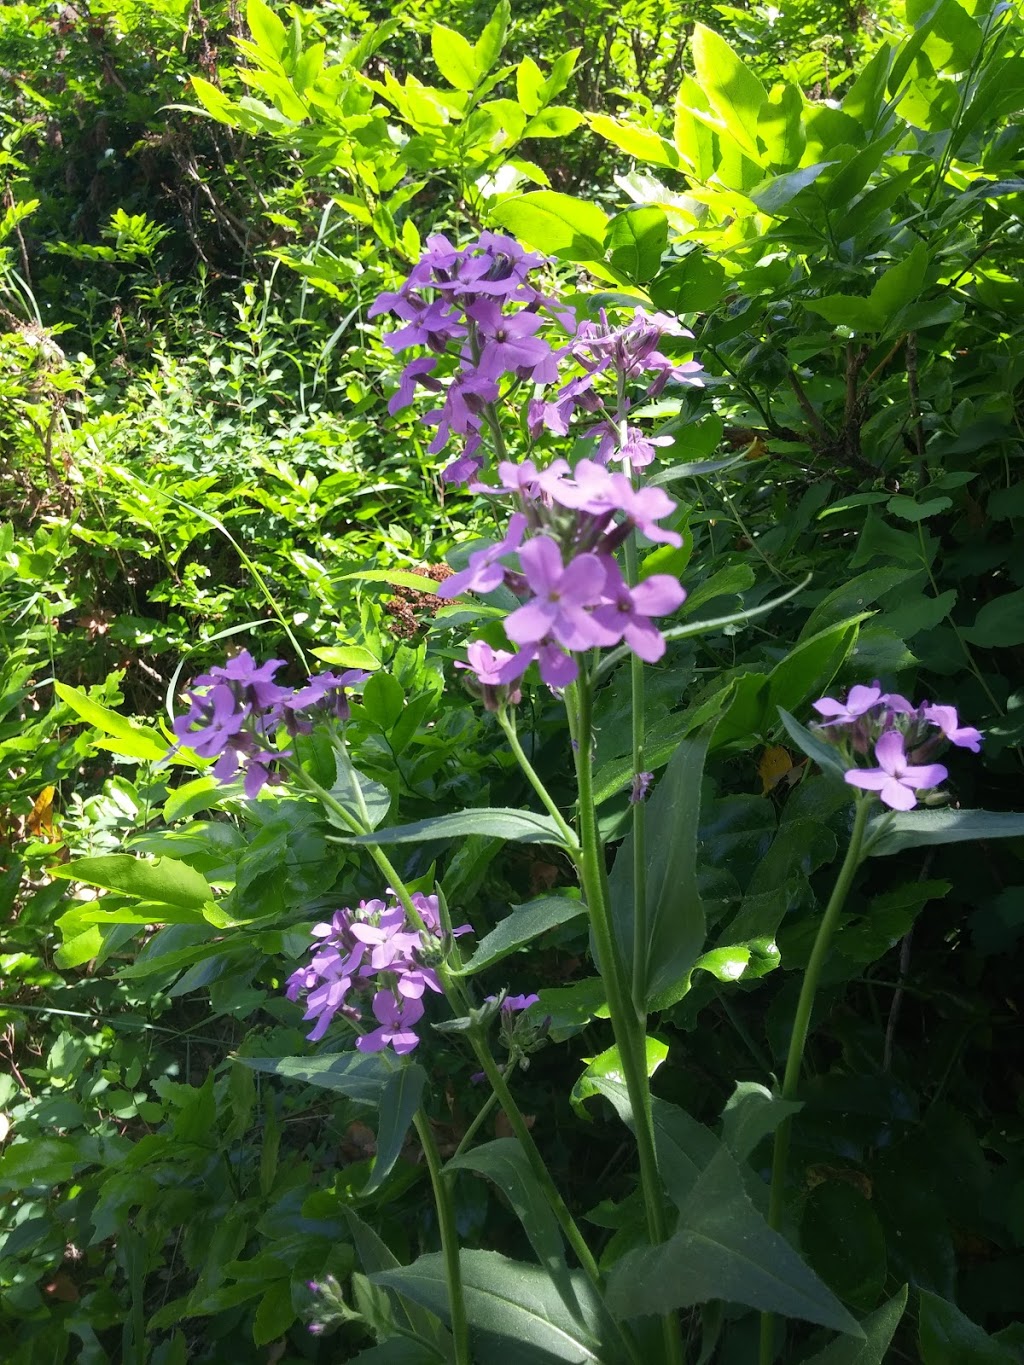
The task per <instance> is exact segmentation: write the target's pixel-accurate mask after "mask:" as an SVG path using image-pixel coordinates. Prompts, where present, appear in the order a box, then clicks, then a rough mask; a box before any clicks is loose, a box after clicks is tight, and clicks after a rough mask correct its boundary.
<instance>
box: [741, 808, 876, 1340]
mask: <svg viewBox="0 0 1024 1365" xmlns="http://www.w3.org/2000/svg"><path fill="white" fill-rule="evenodd" d="M873 805H874V798H873V797H870V796H858V797H857V806H856V812H855V814H854V817H853V830H852V832H851V834H850V842H849V844H848V846H847V849H846V857H845V858H844V859H843V865H842V867H841V868H840V869H839V876H838V877H837V878H836V883H835V886H834V887H833V888H832V895H831V896H830V897H829V902H828V905H827V906H826V907H825V913H824V915H823V916H822V920H821V924H820V925H819V927H818V934H817V937H816V938H815V940H814V947H813V948H812V949H811V956H810V958H809V960H808V963H807V970H806V971H805V972H804V979H803V982H802V983H801V986H800V998H799V999H798V1000H797V1005H796V1014H795V1016H794V1018H793V1032H792V1034H791V1035H790V1039H789V1051H788V1053H787V1055H786V1071H785V1075H784V1076H783V1080H782V1098H783V1099H784V1100H795V1099H796V1097H797V1093H798V1092H799V1089H800V1072H801V1069H802V1067H803V1060H804V1047H805V1045H806V1043H807V1032H808V1029H809V1028H810V1023H811V1012H812V1011H813V1009H814V997H815V995H816V994H817V990H818V982H819V980H820V978H821V969H822V967H824V965H825V959H826V958H827V957H828V950H829V946H830V944H831V941H832V935H833V933H834V932H835V928H836V924H837V923H838V921H839V916H840V914H841V913H842V910H843V906H844V905H845V904H846V898H847V896H848V895H849V894H850V887H851V886H852V885H853V878H854V874H855V873H856V871H857V868H858V867H859V866H860V861H861V854H862V852H863V849H864V834H865V830H866V829H867V821H868V815H869V813H870V811H871V807H872V806H873ZM791 1127H792V1125H791V1122H790V1120H789V1119H788V1118H787V1119H783V1120H782V1122H781V1123H780V1124H779V1126H778V1128H776V1130H775V1147H774V1151H773V1154H772V1183H771V1194H770V1197H769V1203H768V1223H769V1226H770V1227H772V1228H774V1229H775V1231H776V1232H778V1230H779V1229H780V1228H781V1226H782V1209H783V1203H784V1197H785V1189H786V1166H787V1165H788V1163H789V1140H790V1133H791ZM774 1337H775V1319H774V1316H773V1315H772V1314H771V1313H762V1315H761V1355H760V1365H771V1362H772V1361H773V1360H774V1358H775V1352H774Z"/></svg>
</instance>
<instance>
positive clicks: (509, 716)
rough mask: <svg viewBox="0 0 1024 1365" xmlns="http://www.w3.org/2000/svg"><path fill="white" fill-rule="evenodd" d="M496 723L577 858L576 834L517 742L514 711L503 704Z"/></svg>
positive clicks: (570, 851) (570, 853)
mask: <svg viewBox="0 0 1024 1365" xmlns="http://www.w3.org/2000/svg"><path fill="white" fill-rule="evenodd" d="M498 724H499V725H500V726H501V728H502V730H504V732H505V738H506V739H507V740H508V744H509V748H510V749H511V750H512V752H513V753H514V754H515V756H516V762H517V763H518V764H519V766H520V768H522V770H523V772H524V773H525V775H526V780H527V781H528V782H529V784H530V786H531V787H532V788H533V790H534V791H535V792H536V793H537V795H538V797H539V798H540V801H541V804H542V805H543V807H544V809H545V810H546V811H547V813H548V814H549V815H550V816H551V818H552V820H554V822H555V824H556V825H557V826H558V832H559V834H561V836H562V838H563V839H564V840H565V846H566V848H567V850H568V852H569V855H570V857H572V858H578V857H579V853H580V847H579V843H578V842H577V839H576V835H575V834H574V833H573V832H572V829H571V828H570V827H569V825H568V824H567V823H566V821H565V819H564V818H563V816H562V812H561V811H560V810H559V809H558V807H557V806H556V805H555V803H554V801H553V800H552V798H551V795H550V793H549V792H548V789H547V787H545V785H544V783H543V782H542V781H541V780H540V778H539V777H538V776H537V773H536V770H535V769H534V767H533V764H532V763H531V762H530V760H529V759H528V758H527V757H526V753H525V751H524V749H523V746H522V745H521V744H520V743H519V736H518V734H517V733H516V721H515V712H514V711H509V710H508V708H507V707H504V706H503V707H501V708H500V709H499V711H498Z"/></svg>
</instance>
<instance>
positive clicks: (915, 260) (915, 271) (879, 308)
mask: <svg viewBox="0 0 1024 1365" xmlns="http://www.w3.org/2000/svg"><path fill="white" fill-rule="evenodd" d="M928 261H929V256H928V248H927V247H926V246H925V244H924V242H916V243H915V244H914V247H913V248H912V250H911V251H910V252H909V253H908V254H907V255H906V256H904V258H903V260H902V261H898V262H897V264H896V265H894V266H891V267H890V268H889V269H888V270H887V271H886V272H885V274H884V275H883V276H882V277H881V279H880V280H878V282H877V283H876V284H875V287H874V288H873V289H872V291H871V293H870V294H869V295H868V300H867V301H868V303H869V305H870V306H871V308H872V310H873V311H874V313H875V315H876V316H877V317H879V318H881V319H882V320H883V322H884V323H888V322H889V321H890V320H891V319H892V318H893V316H894V315H895V314H896V313H898V312H899V310H900V309H901V308H904V307H906V305H907V304H908V303H910V302H911V301H912V300H913V299H915V298H916V297H917V295H918V293H919V292H920V290H921V286H922V285H923V284H924V277H925V272H926V271H927V269H928Z"/></svg>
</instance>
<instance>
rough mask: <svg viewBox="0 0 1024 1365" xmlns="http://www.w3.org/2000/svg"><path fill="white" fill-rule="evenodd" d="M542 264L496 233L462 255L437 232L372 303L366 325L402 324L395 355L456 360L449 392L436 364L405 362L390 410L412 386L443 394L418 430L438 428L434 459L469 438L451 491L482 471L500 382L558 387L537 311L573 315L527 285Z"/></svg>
mask: <svg viewBox="0 0 1024 1365" xmlns="http://www.w3.org/2000/svg"><path fill="white" fill-rule="evenodd" d="M544 264H545V260H544V257H543V256H538V255H536V254H534V253H532V252H527V251H524V250H523V248H522V247H521V246H520V245H519V243H518V242H516V241H515V240H514V239H513V238H511V237H505V236H503V235H502V234H500V233H496V232H484V233H482V234H481V236H480V237H479V239H478V240H477V241H476V242H473V243H471V244H470V245H469V246H467V247H463V248H461V249H458V248H456V247H454V246H453V245H452V244H451V242H450V241H449V240H448V238H447V237H445V236H443V235H442V234H440V233H438V234H435V235H434V236H431V237H428V238H427V249H426V251H425V252H424V254H423V256H422V258H421V259H420V261H419V262H418V263H417V264H416V265H415V266H414V267H413V269H412V270H411V272H410V273H409V276H408V278H407V279H406V280H405V282H404V283H403V284H402V286H401V288H400V289H398V290H396V291H393V292H386V293H383V294H380V295H378V297H377V298H376V299H375V300H374V302H373V305H372V306H371V308H370V313H369V316H370V317H371V318H372V317H376V316H378V315H379V314H381V313H390V314H391V315H392V316H393V317H397V318H398V319H399V320H400V321H401V322H403V323H404V324H405V325H404V326H403V327H400V328H398V330H397V331H395V332H392V333H390V334H389V335H388V336H386V337H385V338H384V343H385V345H386V346H388V347H390V349H391V350H393V351H395V352H396V353H397V352H402V351H407V350H410V349H411V348H413V347H426V348H427V349H428V350H430V351H433V352H434V354H435V357H436V356H440V355H445V354H448V353H453V354H454V355H456V356H457V362H458V363H457V368H456V371H455V374H454V375H453V376H452V377H451V379H449V380H448V382H447V383H445V382H443V380H442V377H441V375H440V374H439V373H438V366H437V361H436V359H435V358H432V357H428V356H424V357H418V358H417V359H414V360H412V361H410V363H409V364H408V365H407V366H406V367H405V369H404V371H403V372H402V377H401V380H400V381H399V385H398V390H397V392H396V393H395V394H393V395H392V398H391V400H390V402H389V403H388V411H389V412H391V413H392V414H394V413H396V412H398V411H400V409H402V408H404V407H407V406H408V405H409V404H410V403H411V402H412V401H413V397H414V394H415V391H416V386H417V385H422V386H423V387H424V388H427V389H430V390H432V391H433V392H435V393H443V394H444V400H443V402H442V403H441V406H440V407H437V408H434V409H433V410H432V411H430V412H428V413H426V414H425V415H424V417H423V421H424V422H426V423H427V424H428V425H429V426H436V427H437V435H436V436H435V437H434V439H433V441H432V442H431V443H430V447H429V449H430V452H431V453H432V454H436V453H437V452H438V451H440V450H443V449H444V447H445V446H446V445H447V444H448V440H449V438H450V436H451V434H452V433H453V432H454V433H456V434H457V435H459V436H462V437H464V438H465V445H464V447H463V453H462V455H461V457H460V458H459V459H457V460H455V461H454V462H453V463H452V464H451V465H449V466H448V468H447V469H446V470H445V471H444V478H445V479H446V480H448V481H449V482H451V483H460V482H464V481H465V480H466V479H467V478H469V477H471V476H472V475H473V474H475V473H476V472H477V471H478V470H479V469H480V467H481V463H482V461H481V459H480V458H479V456H478V455H477V451H478V450H479V447H480V444H481V440H482V437H481V430H482V426H483V422H484V420H485V419H484V412H485V409H486V407H487V405H488V404H491V403H494V402H495V401H496V400H497V399H498V396H499V393H500V385H501V381H502V380H503V379H504V378H505V377H506V376H512V377H514V378H515V379H520V380H529V381H531V382H532V383H534V384H549V383H552V382H553V381H555V380H556V379H557V378H558V357H557V354H556V352H555V350H554V349H553V348H552V346H551V344H550V342H548V341H546V340H545V339H544V337H542V336H538V335H537V334H538V332H540V330H541V327H542V325H543V323H544V321H545V319H544V314H543V312H542V310H546V311H547V312H548V313H551V314H556V315H561V316H562V317H564V318H567V319H569V320H571V319H572V317H573V314H572V311H571V309H568V308H566V307H565V305H564V304H560V303H558V302H557V301H556V300H554V299H550V298H548V297H547V296H546V295H545V294H543V293H542V292H541V291H540V290H539V289H537V288H536V287H535V286H534V285H533V284H531V283H530V280H529V274H530V271H531V270H534V269H535V268H537V267H538V266H542V265H544Z"/></svg>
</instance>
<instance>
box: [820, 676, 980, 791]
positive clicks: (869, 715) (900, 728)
mask: <svg viewBox="0 0 1024 1365" xmlns="http://www.w3.org/2000/svg"><path fill="white" fill-rule="evenodd" d="M814 709H815V710H816V711H817V713H818V715H819V716H822V717H823V719H822V720H820V721H819V722H818V723H817V729H818V730H819V731H820V732H821V733H822V734H823V735H824V736H825V737H827V738H828V739H829V740H831V741H832V742H833V743H835V744H837V745H839V746H840V747H841V748H843V749H844V750H845V751H846V752H847V754H848V755H849V756H851V757H853V756H864V755H868V754H870V753H871V750H872V748H873V749H874V755H875V758H876V759H877V762H878V766H877V767H874V768H863V767H860V766H858V765H855V766H853V767H851V768H850V769H849V770H848V771H847V772H846V774H845V778H846V781H847V782H848V783H849V784H850V786H851V787H859V788H860V789H861V790H863V791H872V792H877V793H878V796H879V799H880V800H881V801H882V802H883V803H884V804H885V805H887V806H889V807H891V809H893V810H913V808H914V807H915V806H916V805H917V795H916V793H917V792H920V791H930V790H931V789H932V788H933V787H937V786H939V784H940V783H942V782H944V781H945V780H946V778H947V777H948V776H949V774H948V772H947V770H946V769H945V768H944V767H943V765H942V764H941V763H931V762H929V761H928V760H929V759H931V758H932V756H933V755H934V754H935V753H937V752H938V751H939V749H940V748H943V747H945V745H946V744H953V745H956V746H957V747H958V748H961V749H970V750H971V752H972V753H975V754H976V753H978V751H979V750H980V748H981V739H982V735H981V731H980V730H976V729H975V728H974V726H973V725H961V724H960V720H959V717H958V716H957V713H956V708H955V707H953V706H933V705H932V704H931V702H927V701H926V702H922V703H921V705H920V706H914V705H913V703H912V702H909V701H908V700H907V698H906V697H902V696H900V694H899V693H898V692H883V691H882V689H881V686H880V685H879V684H878V683H877V682H876V683H874V684H873V685H872V686H871V687H864V686H863V685H858V686H856V687H852V688H851V689H850V694H849V696H848V697H847V699H846V701H845V702H841V701H837V700H836V698H834V697H822V698H821V700H820V701H816V702H814ZM936 732H937V733H936Z"/></svg>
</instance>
